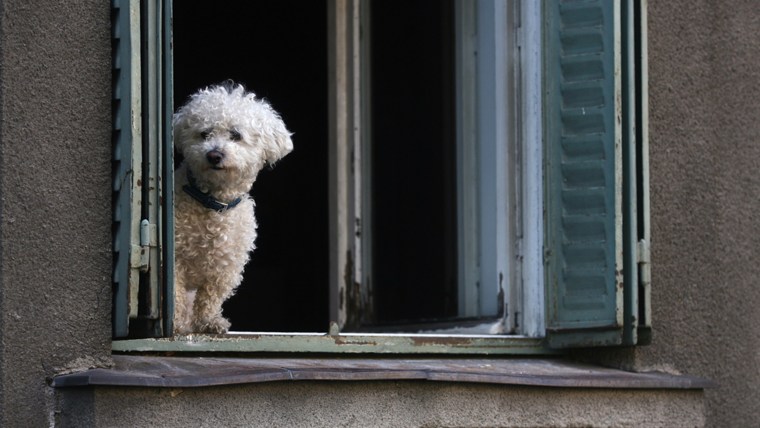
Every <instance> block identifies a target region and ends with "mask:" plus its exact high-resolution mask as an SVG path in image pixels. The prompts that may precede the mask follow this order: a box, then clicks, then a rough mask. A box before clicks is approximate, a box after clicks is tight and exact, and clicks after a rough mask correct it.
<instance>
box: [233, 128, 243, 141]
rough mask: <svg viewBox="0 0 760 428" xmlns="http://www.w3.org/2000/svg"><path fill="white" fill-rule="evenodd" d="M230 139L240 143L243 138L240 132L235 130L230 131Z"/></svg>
mask: <svg viewBox="0 0 760 428" xmlns="http://www.w3.org/2000/svg"><path fill="white" fill-rule="evenodd" d="M230 139H232V141H240V140H242V139H243V136H242V135H240V132H238V131H236V130H234V129H233V130H231V131H230Z"/></svg>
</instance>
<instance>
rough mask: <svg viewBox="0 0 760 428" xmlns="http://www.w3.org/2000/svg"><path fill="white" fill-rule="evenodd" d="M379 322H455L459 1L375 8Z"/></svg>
mask: <svg viewBox="0 0 760 428" xmlns="http://www.w3.org/2000/svg"><path fill="white" fill-rule="evenodd" d="M370 16H371V32H372V34H371V60H370V63H371V66H370V67H371V76H372V82H371V85H372V86H371V92H372V101H371V103H372V104H371V105H372V107H371V108H372V184H373V188H372V192H373V194H372V207H373V217H372V220H373V225H374V230H373V232H374V233H373V248H372V258H373V259H372V263H373V281H374V282H373V290H374V292H375V297H376V299H377V300H376V307H375V310H376V314H377V318H378V321H380V322H383V323H396V322H401V321H424V320H432V319H441V318H449V317H454V316H456V315H457V294H456V292H457V252H456V251H457V245H456V244H457V243H456V236H457V232H456V231H457V229H456V227H457V224H456V192H455V189H456V144H455V104H454V99H455V98H454V97H455V93H454V88H455V80H454V79H455V76H454V34H453V3H452V2H451V1H440V0H415V1H388V0H385V1H376V2H372V3H371V15H370Z"/></svg>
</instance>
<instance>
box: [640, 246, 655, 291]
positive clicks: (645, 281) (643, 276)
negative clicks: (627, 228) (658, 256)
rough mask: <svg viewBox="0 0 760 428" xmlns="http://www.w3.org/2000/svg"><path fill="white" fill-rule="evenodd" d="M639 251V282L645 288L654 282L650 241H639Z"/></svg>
mask: <svg viewBox="0 0 760 428" xmlns="http://www.w3.org/2000/svg"><path fill="white" fill-rule="evenodd" d="M638 253H639V282H640V283H641V285H643V286H644V287H645V288H647V287H649V286H650V284H651V283H652V267H651V262H652V259H651V258H652V254H651V249H650V246H649V241H647V240H646V239H641V240H639V242H638Z"/></svg>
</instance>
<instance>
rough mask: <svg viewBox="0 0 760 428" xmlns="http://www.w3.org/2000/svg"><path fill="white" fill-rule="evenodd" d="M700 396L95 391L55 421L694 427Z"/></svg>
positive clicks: (450, 388)
mask: <svg viewBox="0 0 760 428" xmlns="http://www.w3.org/2000/svg"><path fill="white" fill-rule="evenodd" d="M701 397H702V396H701V392H699V391H686V390H680V391H674V390H670V391H654V390H639V391H631V390H627V391H623V390H618V391H613V390H591V389H562V388H554V389H552V388H531V387H508V386H503V385H481V384H462V383H444V382H390V381H384V382H276V383H263V384H257V385H249V386H235V387H219V388H204V389H142V388H118V389H117V388H98V389H97V391H95V392H94V391H92V390H84V389H80V390H78V391H76V392H75V393H73V394H71V395H68V396H65V399H64V402H62V403H61V413H60V414H59V419H60V420H61V421H65V422H66V423H65V424H62V426H72V427H80V426H107V427H132V426H141V427H152V426H161V427H164V428H170V427H178V428H185V427H219V426H256V427H320V426H323V427H425V426H428V427H537V426H541V427H545V426H574V427H578V426H583V427H607V426H630V427H682V426H683V427H685V426H688V427H694V426H701V425H703V423H704V416H703V410H704V409H703V406H702V400H701ZM67 400H68V401H67ZM114 403H118V405H113V404H114ZM88 406H89V407H90V408H91V409H92V411H90V412H82V409H83V408H87V407H88Z"/></svg>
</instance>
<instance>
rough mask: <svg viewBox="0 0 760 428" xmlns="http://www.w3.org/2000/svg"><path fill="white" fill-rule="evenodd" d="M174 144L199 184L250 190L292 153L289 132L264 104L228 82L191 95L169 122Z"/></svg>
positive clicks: (268, 106)
mask: <svg viewBox="0 0 760 428" xmlns="http://www.w3.org/2000/svg"><path fill="white" fill-rule="evenodd" d="M173 125H174V144H175V147H176V148H177V150H178V152H179V153H180V154H181V155H182V156H183V157H184V159H185V162H186V163H187V164H188V167H189V168H190V170H191V171H192V172H193V174H194V175H195V176H196V177H197V178H198V180H199V181H203V182H204V183H206V184H207V185H210V186H213V187H219V186H229V185H232V186H241V185H247V186H248V187H250V185H251V184H252V183H253V181H254V180H255V179H256V175H257V174H258V172H259V171H260V170H261V169H262V168H263V167H264V165H266V164H274V163H275V162H276V161H277V160H279V159H281V158H282V157H283V156H285V155H287V154H288V153H290V151H291V150H293V142H292V141H291V139H290V135H291V134H290V132H288V130H287V129H286V128H285V123H283V121H282V119H280V116H279V115H278V114H277V112H275V111H274V110H273V109H272V107H271V106H270V105H269V104H268V103H267V102H266V101H264V100H261V99H258V98H256V96H255V95H254V94H253V93H251V92H246V90H245V89H244V88H243V86H242V85H235V84H232V83H228V84H223V85H215V86H210V87H208V88H205V89H201V90H200V91H198V92H196V93H195V94H193V95H192V96H191V97H190V99H189V100H188V102H187V103H186V104H185V105H184V106H182V107H180V108H179V110H177V113H175V115H174V120H173Z"/></svg>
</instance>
